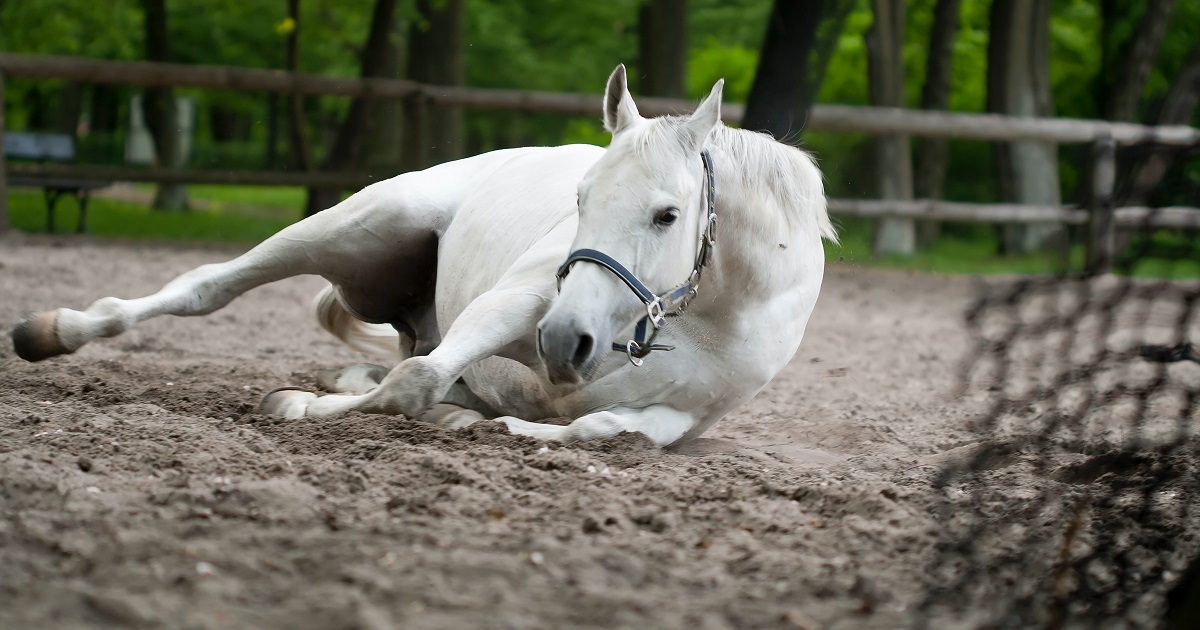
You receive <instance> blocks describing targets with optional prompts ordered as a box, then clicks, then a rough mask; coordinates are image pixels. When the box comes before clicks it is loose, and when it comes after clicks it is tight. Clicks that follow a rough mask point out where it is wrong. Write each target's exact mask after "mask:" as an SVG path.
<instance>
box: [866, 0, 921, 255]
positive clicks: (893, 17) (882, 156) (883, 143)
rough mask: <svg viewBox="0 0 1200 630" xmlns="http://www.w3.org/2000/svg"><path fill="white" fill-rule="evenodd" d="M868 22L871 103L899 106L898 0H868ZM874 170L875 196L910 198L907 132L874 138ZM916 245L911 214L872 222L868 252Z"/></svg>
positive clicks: (901, 3)
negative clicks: (876, 189) (869, 23)
mask: <svg viewBox="0 0 1200 630" xmlns="http://www.w3.org/2000/svg"><path fill="white" fill-rule="evenodd" d="M871 5H872V10H873V13H874V18H875V19H874V22H873V23H872V24H871V28H870V29H868V30H867V33H866V40H867V75H868V81H869V88H870V95H871V104H872V105H875V106H879V107H904V13H905V11H904V0H872V2H871ZM875 147H876V151H875V159H876V162H875V174H876V177H877V178H878V179H877V181H878V182H879V190H878V193H879V197H880V198H881V199H912V198H913V174H912V155H911V150H910V146H909V137H908V136H904V135H887V136H879V137H877V138H876V139H875ZM915 246H916V231H915V226H914V224H913V220H912V219H899V218H881V219H878V220H877V221H876V222H875V234H874V238H873V243H872V251H873V252H874V253H875V255H876V256H880V255H888V254H911V253H913V251H914V249H915Z"/></svg>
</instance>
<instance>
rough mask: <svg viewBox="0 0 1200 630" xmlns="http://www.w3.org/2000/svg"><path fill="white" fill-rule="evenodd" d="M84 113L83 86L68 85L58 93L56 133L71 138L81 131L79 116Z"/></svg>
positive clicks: (76, 84)
mask: <svg viewBox="0 0 1200 630" xmlns="http://www.w3.org/2000/svg"><path fill="white" fill-rule="evenodd" d="M82 111H83V85H82V84H80V83H68V84H66V85H64V86H63V87H62V90H60V91H59V93H58V122H57V124H56V125H54V127H55V131H57V132H58V133H65V134H68V135H71V136H74V135H75V132H76V131H77V130H78V129H79V114H80V113H81V112H82Z"/></svg>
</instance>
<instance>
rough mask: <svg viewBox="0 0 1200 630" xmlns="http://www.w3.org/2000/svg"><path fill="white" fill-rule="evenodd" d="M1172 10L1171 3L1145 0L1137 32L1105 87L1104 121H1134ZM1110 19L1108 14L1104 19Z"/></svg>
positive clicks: (1173, 4)
mask: <svg viewBox="0 0 1200 630" xmlns="http://www.w3.org/2000/svg"><path fill="white" fill-rule="evenodd" d="M1106 4H1107V3H1106ZM1174 8H1175V0H1149V1H1148V2H1147V3H1146V8H1145V10H1144V11H1143V12H1142V17H1141V19H1140V20H1139V21H1138V26H1137V30H1136V31H1135V32H1134V35H1133V37H1132V39H1131V40H1130V41H1129V43H1128V45H1127V46H1126V47H1125V54H1124V55H1123V58H1122V59H1121V61H1120V65H1119V66H1118V67H1117V69H1116V72H1115V73H1113V75H1112V76H1113V79H1112V82H1111V83H1110V84H1109V85H1107V86H1106V88H1107V89H1106V90H1105V92H1106V93H1107V95H1108V99H1107V101H1106V102H1105V106H1104V111H1103V116H1104V118H1106V119H1108V120H1119V121H1123V122H1134V121H1135V120H1137V117H1138V105H1140V104H1141V101H1142V93H1143V92H1144V91H1145V90H1146V81H1147V80H1148V79H1149V78H1150V73H1151V71H1152V70H1153V69H1154V64H1155V62H1156V61H1157V60H1158V51H1159V49H1160V48H1161V47H1162V42H1163V36H1164V35H1165V34H1166V32H1167V25H1168V24H1169V22H1170V19H1171V11H1172V9H1174ZM1111 17H1112V14H1111V12H1109V14H1108V15H1107V16H1106V20H1107V19H1111ZM1106 70H1107V69H1106ZM1105 74H1106V75H1107V73H1105Z"/></svg>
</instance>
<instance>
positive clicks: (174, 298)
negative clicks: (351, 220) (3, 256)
mask: <svg viewBox="0 0 1200 630" xmlns="http://www.w3.org/2000/svg"><path fill="white" fill-rule="evenodd" d="M268 242H269V241H268ZM260 247H261V246H260ZM265 258H266V257H265V256H263V252H262V251H261V250H259V249H257V248H256V249H255V250H251V251H250V252H248V253H247V254H245V255H243V256H241V257H239V258H237V259H234V260H232V261H229V262H225V263H216V264H210V265H203V266H201V267H197V268H195V269H193V270H191V271H189V272H187V273H184V274H183V275H181V276H179V277H177V278H175V279H174V280H172V281H170V282H168V283H167V284H166V286H164V287H163V288H162V289H160V290H159V291H158V292H157V293H154V294H153V295H148V296H146V297H141V298H135V299H130V300H125V299H120V298H115V297H105V298H101V299H99V300H96V301H95V302H93V303H92V305H91V306H89V307H87V308H86V309H84V310H82V311H77V310H73V309H68V308H60V309H56V310H53V311H45V312H41V313H36V314H33V315H30V316H29V317H26V318H25V319H24V320H22V321H21V322H20V323H19V324H17V326H16V328H14V329H13V331H12V341H13V349H14V350H16V352H17V356H19V357H21V358H22V359H25V360H26V361H41V360H44V359H49V358H51V357H55V356H58V355H62V354H70V353H72V352H75V351H76V350H78V349H79V348H81V347H83V345H84V344H86V343H88V342H89V341H92V340H93V339H96V338H99V337H114V336H116V335H119V334H121V333H123V332H125V331H126V330H129V329H130V328H132V327H133V326H134V325H135V324H137V323H138V322H140V321H143V320H146V319H149V318H151V317H155V316H158V315H207V314H209V313H212V312H213V311H215V310H217V309H219V308H221V307H223V306H225V305H226V304H228V303H229V302H230V301H232V300H233V299H234V298H235V297H237V296H239V295H241V294H242V293H245V292H246V291H248V290H250V289H252V288H254V287H256V286H259V285H261V284H265V283H267V282H272V281H275V280H280V279H282V278H285V277H288V276H291V275H296V273H304V272H303V271H301V272H296V271H295V270H294V269H288V268H287V267H286V266H283V267H280V266H278V264H277V263H278V261H276V264H266V265H264V264H263V263H264V262H265V260H264V259H265ZM292 262H297V261H292Z"/></svg>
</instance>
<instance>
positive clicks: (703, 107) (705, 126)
mask: <svg viewBox="0 0 1200 630" xmlns="http://www.w3.org/2000/svg"><path fill="white" fill-rule="evenodd" d="M724 88H725V79H718V80H717V82H716V84H715V85H713V88H712V91H711V92H709V93H708V98H706V99H704V101H703V102H701V103H700V106H699V107H697V108H696V111H694V112H692V115H691V116H689V117H688V121H687V126H688V130H690V131H691V132H692V141H693V142H694V143H695V145H696V146H695V149H696V150H697V151H699V150H700V149H702V148H703V147H704V142H705V141H706V140H708V134H709V132H711V131H712V130H713V127H716V126H717V123H718V122H720V121H721V93H722V91H723V90H724Z"/></svg>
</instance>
